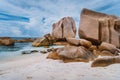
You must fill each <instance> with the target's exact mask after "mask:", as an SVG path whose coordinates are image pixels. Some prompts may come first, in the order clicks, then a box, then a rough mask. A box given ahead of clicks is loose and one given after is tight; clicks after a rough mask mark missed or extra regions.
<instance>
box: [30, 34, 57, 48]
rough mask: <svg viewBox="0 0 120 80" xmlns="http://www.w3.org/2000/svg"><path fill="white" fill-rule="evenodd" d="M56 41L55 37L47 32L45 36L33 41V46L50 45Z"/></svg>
mask: <svg viewBox="0 0 120 80" xmlns="http://www.w3.org/2000/svg"><path fill="white" fill-rule="evenodd" d="M54 41H55V39H54V38H53V37H52V36H51V35H50V34H46V35H44V36H43V37H41V38H38V39H36V40H35V41H34V42H33V43H32V46H34V47H39V46H49V45H52V44H53V42H54Z"/></svg>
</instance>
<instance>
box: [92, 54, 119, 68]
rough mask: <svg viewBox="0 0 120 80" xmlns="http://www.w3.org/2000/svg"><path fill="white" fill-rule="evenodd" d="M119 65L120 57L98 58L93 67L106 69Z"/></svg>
mask: <svg viewBox="0 0 120 80" xmlns="http://www.w3.org/2000/svg"><path fill="white" fill-rule="evenodd" d="M115 63H119V64H120V56H114V57H103V58H98V59H96V60H95V61H93V63H92V65H91V66H92V67H105V66H109V65H111V64H115Z"/></svg>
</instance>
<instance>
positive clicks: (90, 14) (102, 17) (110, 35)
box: [78, 9, 120, 47]
mask: <svg viewBox="0 0 120 80" xmlns="http://www.w3.org/2000/svg"><path fill="white" fill-rule="evenodd" d="M78 32H79V37H80V38H84V39H87V40H89V41H91V42H92V43H93V44H95V45H99V44H100V43H101V42H102V41H104V42H108V43H111V44H114V45H115V46H117V47H120V18H119V17H116V16H113V15H107V14H104V13H99V12H95V11H92V10H89V9H83V10H82V12H81V17H80V25H79V31H78Z"/></svg>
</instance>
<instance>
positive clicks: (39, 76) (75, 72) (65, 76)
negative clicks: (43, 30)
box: [0, 53, 120, 80]
mask: <svg viewBox="0 0 120 80" xmlns="http://www.w3.org/2000/svg"><path fill="white" fill-rule="evenodd" d="M47 55H48V54H41V53H35V54H29V55H26V56H21V57H18V58H16V59H13V60H12V59H11V60H9V61H4V62H0V80H120V65H119V64H113V65H110V66H108V67H97V68H91V67H90V66H91V63H83V62H72V63H63V62H62V61H59V60H52V59H46V56H47Z"/></svg>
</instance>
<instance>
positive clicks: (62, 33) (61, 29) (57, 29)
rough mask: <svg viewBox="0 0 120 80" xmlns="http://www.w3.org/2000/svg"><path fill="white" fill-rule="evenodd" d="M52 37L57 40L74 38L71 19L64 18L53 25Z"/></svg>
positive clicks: (73, 25) (74, 32)
mask: <svg viewBox="0 0 120 80" xmlns="http://www.w3.org/2000/svg"><path fill="white" fill-rule="evenodd" d="M52 36H53V37H54V38H56V39H57V40H65V39H66V38H75V36H76V25H75V22H74V20H73V18H72V17H64V18H62V19H61V20H60V21H58V22H56V23H54V24H53V30H52Z"/></svg>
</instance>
